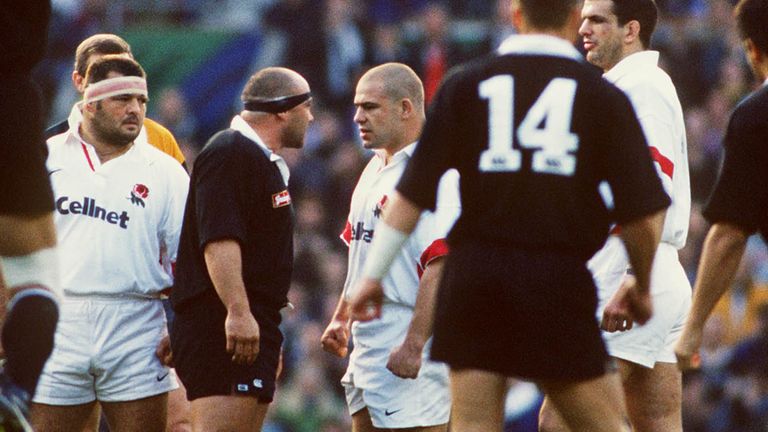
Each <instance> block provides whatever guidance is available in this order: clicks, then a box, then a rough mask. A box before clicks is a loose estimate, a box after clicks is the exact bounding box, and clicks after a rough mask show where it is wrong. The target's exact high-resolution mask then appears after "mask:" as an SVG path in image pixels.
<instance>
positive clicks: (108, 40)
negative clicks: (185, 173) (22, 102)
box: [45, 33, 186, 169]
mask: <svg viewBox="0 0 768 432" xmlns="http://www.w3.org/2000/svg"><path fill="white" fill-rule="evenodd" d="M110 54H121V55H125V56H127V57H130V58H133V53H132V52H131V46H130V45H128V42H126V41H125V40H124V39H123V38H121V37H120V36H118V35H114V34H110V33H100V34H95V35H93V36H90V37H88V38H87V39H85V40H83V41H82V42H80V45H78V46H77V50H76V51H75V69H74V70H73V71H72V85H73V86H74V87H75V89H76V90H77V93H79V94H80V95H82V94H83V91H84V90H85V71H87V70H88V67H89V66H90V65H91V63H93V62H94V61H96V60H98V59H99V58H101V57H103V56H105V55H110ZM80 118H81V114H80V104H79V103H78V104H75V106H73V107H72V111H71V112H70V114H69V118H68V119H67V120H64V121H61V122H59V123H57V124H55V125H53V126H51V127H49V128H48V129H46V131H45V138H46V139H48V138H50V137H52V136H54V135H58V134H60V133H63V132H66V131H67V130H68V129H70V128H71V127H72V125H74V124H77V122H78V121H79V120H80ZM137 140H138V141H139V142H149V143H150V144H152V145H153V146H155V147H157V148H158V149H160V150H161V151H163V152H164V153H167V154H168V155H170V156H172V157H173V158H174V159H176V160H177V161H179V163H180V164H182V165H184V168H185V169H186V165H185V162H184V155H183V154H182V153H181V149H180V148H179V144H178V143H177V142H176V138H174V137H173V135H172V134H171V132H170V131H169V130H168V129H166V128H165V127H163V125H161V124H159V123H157V122H156V121H154V120H151V119H149V118H146V117H145V118H144V127H143V128H142V129H141V133H140V134H139V136H138V137H137Z"/></svg>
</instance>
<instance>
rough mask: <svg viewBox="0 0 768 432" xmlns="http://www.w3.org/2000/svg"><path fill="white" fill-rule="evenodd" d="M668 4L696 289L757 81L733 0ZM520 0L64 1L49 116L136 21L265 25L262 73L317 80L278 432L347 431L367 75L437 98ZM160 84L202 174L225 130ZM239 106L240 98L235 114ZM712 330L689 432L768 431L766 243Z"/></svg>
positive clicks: (56, 0)
mask: <svg viewBox="0 0 768 432" xmlns="http://www.w3.org/2000/svg"><path fill="white" fill-rule="evenodd" d="M657 1H658V3H659V6H660V9H661V11H662V15H661V17H660V21H659V25H658V28H657V31H656V34H655V36H654V39H653V42H652V47H653V48H654V49H657V50H659V51H660V52H661V60H662V67H663V68H664V69H665V70H667V71H668V73H669V74H670V76H671V77H672V78H673V80H674V82H675V84H676V86H677V90H678V93H679V96H680V99H681V101H682V103H683V109H684V112H685V117H686V126H687V133H688V152H689V160H690V169H691V182H692V193H693V199H694V204H693V206H694V208H693V211H692V217H691V226H690V232H689V237H688V242H687V245H686V247H685V248H684V249H683V250H682V251H681V260H682V261H683V263H684V265H685V267H686V269H687V272H688V275H689V277H690V279H691V281H692V282H693V281H694V280H695V278H696V267H697V264H698V259H699V254H700V252H701V246H702V243H703V241H704V235H705V233H706V232H707V229H708V226H707V223H706V221H705V220H704V219H703V218H702V216H701V213H700V209H701V207H702V205H703V203H704V202H705V201H706V198H707V196H708V194H709V192H710V190H711V188H712V185H713V183H714V181H715V179H716V176H717V172H718V169H719V164H720V158H721V153H722V149H721V141H720V140H721V137H722V136H723V132H724V129H725V126H726V122H727V119H728V115H729V113H730V111H731V109H732V108H733V107H734V105H735V104H736V103H737V102H738V101H739V99H740V98H741V97H743V96H744V95H746V94H747V93H748V92H749V91H750V90H751V89H753V88H754V86H756V85H757V83H755V82H754V78H753V77H752V76H751V74H750V71H749V68H748V66H747V64H746V59H745V57H744V55H743V51H742V49H741V46H740V42H739V39H738V37H737V35H736V33H735V25H734V23H733V19H732V18H731V11H732V7H733V3H734V2H732V1H726V0H657ZM507 4H508V0H501V1H497V2H492V1H487V0H445V1H442V2H435V1H430V0H132V1H130V2H129V1H108V0H53V5H54V10H55V16H54V21H53V24H52V28H51V29H50V49H49V53H48V56H47V57H46V59H45V61H44V62H43V63H42V64H41V65H40V67H39V68H38V70H37V71H36V77H37V79H38V81H39V82H40V84H41V87H42V88H43V92H44V96H45V98H46V100H47V102H48V103H47V104H46V105H47V107H48V117H49V118H48V124H53V123H55V122H57V121H59V120H61V119H63V118H65V117H66V115H67V113H68V111H69V107H71V105H72V103H73V102H74V101H75V97H76V95H74V94H72V93H71V90H69V89H70V88H71V85H70V84H69V82H68V80H69V75H70V73H71V70H72V59H73V56H74V50H75V47H76V46H77V44H78V43H79V42H80V41H81V40H83V39H84V38H86V37H87V36H89V35H91V34H94V33H104V32H110V33H116V34H121V33H122V32H124V31H126V30H127V29H130V28H132V27H134V26H143V27H146V26H158V27H168V28H174V27H176V28H184V29H187V30H189V29H193V30H200V31H204V30H206V29H211V28H215V29H218V30H223V31H227V32H231V33H232V34H233V35H237V34H243V33H249V32H258V33H259V34H261V35H262V37H263V39H262V41H263V43H262V45H261V46H262V48H261V49H260V50H258V52H256V53H255V54H254V58H253V59H252V65H253V70H255V69H258V68H260V67H263V66H268V65H284V66H287V67H290V68H292V69H295V70H297V71H298V72H300V73H302V74H303V75H304V76H305V77H307V79H308V80H309V82H310V85H311V87H312V89H313V95H314V103H313V113H314V116H315V122H314V123H313V124H312V126H311V127H310V131H309V134H308V139H307V142H306V147H305V148H304V149H303V150H302V151H292V152H290V153H288V154H287V155H286V159H287V161H288V162H289V164H290V165H291V169H292V171H291V173H292V175H291V184H290V189H291V194H292V196H293V197H294V202H295V203H296V207H295V212H296V221H297V231H296V236H295V250H296V265H295V269H296V270H295V277H294V281H293V287H292V289H291V292H290V294H289V297H290V300H291V303H292V304H293V306H294V307H293V308H292V309H290V310H288V311H287V312H286V313H285V314H284V324H283V329H284V333H285V334H286V345H285V357H284V359H285V365H284V366H285V367H284V370H283V373H282V376H281V379H280V381H281V382H280V386H279V388H278V393H277V396H276V403H275V404H274V405H273V407H272V408H271V411H270V415H269V419H270V420H269V421H268V424H267V426H266V427H265V430H267V431H271V432H310V431H311V432H315V431H321V432H334V431H343V430H348V429H349V425H348V423H349V415H348V414H347V413H346V406H345V403H344V400H343V390H342V387H341V385H340V384H339V382H338V381H339V379H340V378H341V376H342V374H343V371H344V369H345V366H346V360H339V359H336V358H334V357H332V356H331V355H329V354H326V353H324V352H323V351H322V349H321V347H320V335H321V333H322V331H323V329H324V328H325V325H326V324H327V322H328V320H329V318H330V316H331V314H332V312H333V308H334V307H335V305H336V301H337V300H338V296H339V293H340V291H341V289H342V286H343V284H344V279H345V275H346V265H347V264H346V259H347V258H346V251H345V246H344V244H343V243H342V242H341V240H340V239H339V237H338V236H339V234H340V233H341V231H342V229H343V227H344V224H345V220H346V216H347V212H348V206H349V199H350V196H351V193H352V190H353V188H354V186H355V183H356V181H357V178H358V176H359V174H360V172H361V171H362V168H363V166H364V164H365V163H366V161H367V159H368V158H370V157H371V154H370V153H368V152H366V151H364V150H363V149H362V147H361V146H360V144H359V140H358V137H357V132H356V128H355V125H354V122H353V121H352V116H353V106H352V95H353V93H354V86H355V83H356V81H357V77H359V76H360V74H361V73H362V72H363V71H365V70H366V69H367V68H368V67H370V66H373V65H377V64H380V63H383V62H386V61H400V62H404V63H407V64H409V65H410V66H411V67H413V68H414V70H416V71H417V73H419V75H420V76H421V78H422V80H423V81H424V85H425V88H426V92H427V100H429V98H430V97H431V96H432V95H433V94H434V92H435V90H436V89H437V87H438V85H439V83H440V81H441V79H442V77H443V76H444V75H445V73H446V72H447V70H448V69H449V68H450V67H451V66H454V65H456V64H458V63H460V62H462V61H465V60H468V59H471V58H473V57H476V56H480V55H484V54H487V53H489V52H492V50H493V49H494V48H495V47H497V46H498V44H499V42H500V41H501V40H503V39H504V37H506V36H507V35H509V34H512V33H514V29H513V28H512V27H511V25H510V24H509V17H508V16H507V13H508V11H507V7H506V6H507ZM137 60H138V61H139V62H141V61H142V59H141V58H140V57H139V58H137ZM148 72H149V77H148V80H149V81H150V83H151V81H152V72H151V71H148ZM244 78H247V77H244ZM200 79H206V77H200ZM156 93H157V94H153V95H151V96H150V97H151V98H153V99H155V102H154V103H153V104H152V105H150V111H149V112H148V116H149V117H150V118H153V119H154V120H156V121H158V122H160V123H161V124H163V125H164V126H166V127H168V128H169V129H170V130H171V131H172V132H173V133H174V134H175V136H176V137H177V139H178V140H179V143H180V145H181V146H182V149H183V151H184V152H185V155H186V157H187V160H188V165H189V166H190V167H192V166H193V161H194V157H195V155H196V153H197V152H198V151H199V150H200V148H201V147H202V146H203V145H204V144H205V141H206V140H207V138H208V137H209V136H210V134H211V133H212V132H213V131H210V130H206V129H202V128H200V127H199V121H198V119H196V118H195V117H194V115H192V114H191V111H190V110H189V109H188V104H187V101H186V100H185V99H184V95H183V93H182V92H180V91H179V90H178V89H176V88H173V87H168V88H163V89H161V90H160V91H159V92H156ZM240 109H241V105H239V104H238V101H236V100H233V101H232V104H231V114H234V113H236V112H238V111H239V110H240ZM226 126H227V125H226V124H220V125H218V126H217V128H223V127H226ZM705 339H706V340H705V343H704V345H705V349H704V351H703V352H702V368H701V370H700V371H699V372H696V373H691V374H688V375H686V377H685V389H684V396H683V397H684V401H683V403H684V405H683V413H684V417H685V419H684V423H685V430H686V431H687V432H715V431H729V432H740V431H752V432H755V431H764V430H768V429H767V428H768V426H767V425H768V253H767V252H766V248H765V246H764V245H763V244H761V241H760V240H759V239H757V238H753V239H752V240H751V242H750V245H749V247H748V250H747V254H746V257H745V259H744V262H743V263H742V267H741V269H740V272H739V276H738V278H737V280H736V282H735V286H734V287H733V289H732V290H731V291H730V292H729V294H728V295H727V296H726V297H725V298H724V299H723V301H722V302H721V303H720V304H719V305H718V306H717V309H716V312H715V314H714V316H713V318H712V319H711V320H710V322H709V324H708V328H707V333H706V335H705ZM521 355H525V353H521ZM508 402H509V403H508V417H509V425H508V430H510V431H528V430H535V419H533V417H532V415H534V414H535V412H536V409H537V407H538V404H539V403H540V395H538V393H537V391H536V390H535V388H531V386H530V385H528V384H526V383H522V382H518V383H515V384H513V385H512V387H511V390H510V395H509V401H508ZM532 419H533V420H532Z"/></svg>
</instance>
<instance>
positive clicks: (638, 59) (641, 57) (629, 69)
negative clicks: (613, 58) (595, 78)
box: [603, 50, 659, 82]
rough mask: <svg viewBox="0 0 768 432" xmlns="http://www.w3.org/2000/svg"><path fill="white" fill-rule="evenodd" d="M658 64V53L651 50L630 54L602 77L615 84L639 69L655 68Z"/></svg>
mask: <svg viewBox="0 0 768 432" xmlns="http://www.w3.org/2000/svg"><path fill="white" fill-rule="evenodd" d="M658 64H659V52H658V51H653V50H645V51H639V52H636V53H634V54H630V55H628V56H626V57H624V58H623V59H621V61H620V62H618V63H616V65H615V66H613V67H612V68H611V69H610V70H609V71H608V72H606V73H604V74H603V77H604V78H605V79H607V80H608V81H610V82H616V81H618V80H619V78H621V77H623V76H626V75H629V74H632V73H636V72H637V71H638V70H641V69H648V68H652V67H656V66H657V65H658Z"/></svg>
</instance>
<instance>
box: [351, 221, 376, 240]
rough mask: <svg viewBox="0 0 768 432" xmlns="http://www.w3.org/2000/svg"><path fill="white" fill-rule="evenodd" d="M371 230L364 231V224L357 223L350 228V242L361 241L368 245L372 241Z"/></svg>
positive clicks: (372, 231)
mask: <svg viewBox="0 0 768 432" xmlns="http://www.w3.org/2000/svg"><path fill="white" fill-rule="evenodd" d="M374 231H375V230H373V229H365V222H358V223H356V224H355V226H353V227H352V237H351V239H350V240H357V241H359V240H362V241H364V242H366V243H370V242H371V240H373V233H374Z"/></svg>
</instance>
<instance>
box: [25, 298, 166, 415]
mask: <svg viewBox="0 0 768 432" xmlns="http://www.w3.org/2000/svg"><path fill="white" fill-rule="evenodd" d="M166 333H167V331H166V324H165V312H164V310H163V304H162V302H161V301H160V300H159V299H158V300H143V299H124V298H123V299H110V298H101V299H92V298H90V299H85V298H82V299H81V298H78V299H72V298H68V299H64V300H63V301H62V302H61V306H60V311H59V325H58V327H57V329H56V337H55V341H54V349H53V353H52V354H51V357H50V359H48V363H46V365H45V368H44V369H43V373H42V375H41V376H40V382H39V383H38V385H37V392H36V393H35V397H34V401H35V402H37V403H43V404H48V405H80V404H85V403H89V402H92V401H94V400H99V401H104V402H124V401H132V400H137V399H142V398H146V397H150V396H155V395H159V394H162V393H166V392H168V391H171V390H174V389H176V388H178V383H177V382H176V376H175V374H174V373H173V371H172V370H170V369H168V368H167V367H165V366H163V365H162V364H160V361H159V360H158V358H157V356H156V355H155V349H156V348H157V344H158V343H159V341H160V339H161V338H162V337H163V336H164V335H165V334H166Z"/></svg>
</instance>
